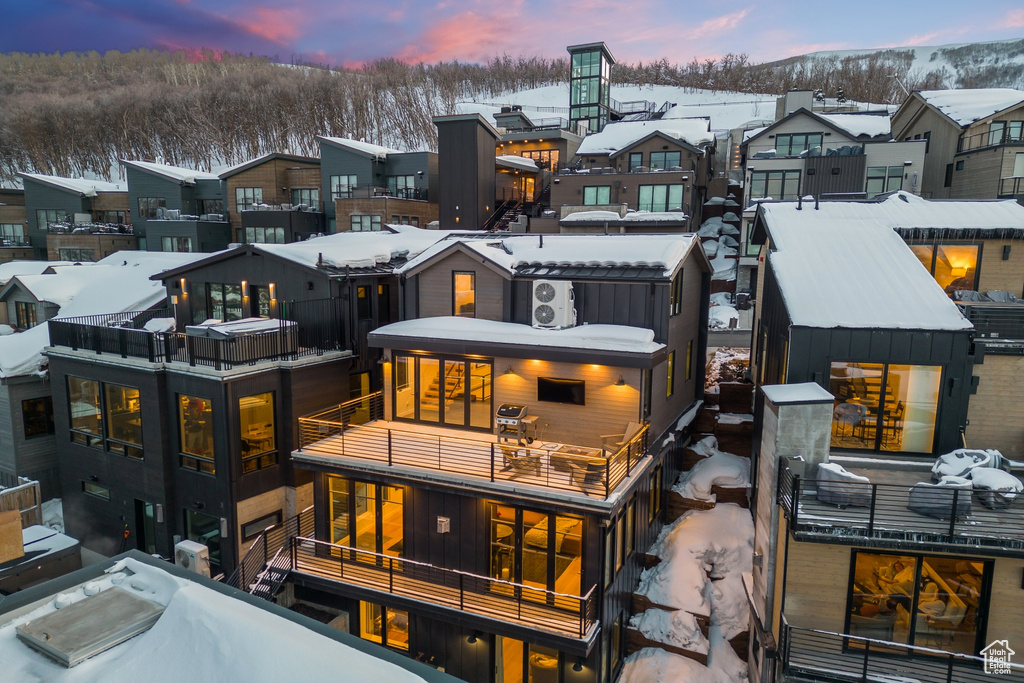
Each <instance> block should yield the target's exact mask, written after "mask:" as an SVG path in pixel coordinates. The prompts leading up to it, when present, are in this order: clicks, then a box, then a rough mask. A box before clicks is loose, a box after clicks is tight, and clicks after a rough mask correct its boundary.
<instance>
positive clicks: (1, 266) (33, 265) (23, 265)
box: [0, 261, 73, 287]
mask: <svg viewBox="0 0 1024 683" xmlns="http://www.w3.org/2000/svg"><path fill="white" fill-rule="evenodd" d="M72 263H73V262H72V261H8V262H7V263H0V287H2V286H3V285H4V284H6V283H7V281H8V280H10V279H11V278H12V277H14V276H15V275H40V274H41V273H42V272H43V271H45V270H47V269H48V268H56V267H59V266H70V265H72Z"/></svg>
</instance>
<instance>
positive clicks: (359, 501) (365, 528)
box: [327, 475, 405, 557]
mask: <svg viewBox="0 0 1024 683" xmlns="http://www.w3.org/2000/svg"><path fill="white" fill-rule="evenodd" d="M327 495H328V498H329V515H330V518H329V519H328V524H329V525H330V534H331V543H337V544H338V545H343V546H347V547H349V548H357V549H359V550H366V551H368V552H371V553H377V554H378V555H390V556H392V557H402V555H403V554H404V545H405V512H404V509H405V489H403V488H402V487H401V486H387V485H384V484H372V483H369V482H365V481H356V480H355V479H349V478H348V477H338V476H334V475H329V476H328V477H327Z"/></svg>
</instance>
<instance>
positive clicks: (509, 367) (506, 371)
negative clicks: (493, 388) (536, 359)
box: [505, 365, 515, 375]
mask: <svg viewBox="0 0 1024 683" xmlns="http://www.w3.org/2000/svg"><path fill="white" fill-rule="evenodd" d="M505 374H506V375H513V374H515V372H514V371H513V370H512V366H511V365H509V366H508V367H507V368H505Z"/></svg>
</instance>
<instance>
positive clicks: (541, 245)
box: [537, 233, 544, 249]
mask: <svg viewBox="0 0 1024 683" xmlns="http://www.w3.org/2000/svg"><path fill="white" fill-rule="evenodd" d="M537 237H539V238H540V246H539V247H538V249H543V248H544V234H543V233H541V234H540V235H537Z"/></svg>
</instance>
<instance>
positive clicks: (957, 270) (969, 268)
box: [910, 244, 981, 294]
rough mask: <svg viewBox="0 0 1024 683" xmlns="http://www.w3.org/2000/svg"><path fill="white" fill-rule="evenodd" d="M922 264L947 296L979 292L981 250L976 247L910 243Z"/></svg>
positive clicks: (911, 248)
mask: <svg viewBox="0 0 1024 683" xmlns="http://www.w3.org/2000/svg"><path fill="white" fill-rule="evenodd" d="M910 250H911V251H913V252H914V255H915V256H917V258H918V260H920V261H921V265H923V266H924V267H925V268H927V269H928V272H929V273H931V274H932V277H934V278H935V281H936V282H938V283H939V286H940V287H942V288H943V289H944V290H945V291H946V294H952V293H953V292H955V291H957V290H962V289H966V290H977V288H978V263H979V262H980V260H981V247H980V246H979V245H976V244H911V245H910Z"/></svg>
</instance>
